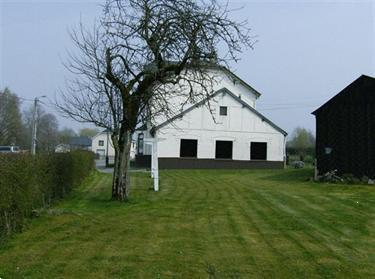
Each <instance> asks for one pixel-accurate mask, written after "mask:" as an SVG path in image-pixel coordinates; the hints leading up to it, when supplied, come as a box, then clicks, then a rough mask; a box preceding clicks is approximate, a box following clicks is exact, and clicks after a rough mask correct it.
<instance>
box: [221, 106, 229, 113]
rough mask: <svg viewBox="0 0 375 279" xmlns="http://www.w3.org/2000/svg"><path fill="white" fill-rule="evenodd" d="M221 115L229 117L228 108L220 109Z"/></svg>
mask: <svg viewBox="0 0 375 279" xmlns="http://www.w3.org/2000/svg"><path fill="white" fill-rule="evenodd" d="M220 115H228V107H220Z"/></svg>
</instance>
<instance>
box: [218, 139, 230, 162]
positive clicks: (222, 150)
mask: <svg viewBox="0 0 375 279" xmlns="http://www.w3.org/2000/svg"><path fill="white" fill-rule="evenodd" d="M232 150H233V142H232V141H224V140H217V141H216V153H215V158H216V159H232Z"/></svg>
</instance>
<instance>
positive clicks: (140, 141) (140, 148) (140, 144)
mask: <svg viewBox="0 0 375 279" xmlns="http://www.w3.org/2000/svg"><path fill="white" fill-rule="evenodd" d="M143 138H144V135H143V133H140V134H138V154H139V155H143Z"/></svg>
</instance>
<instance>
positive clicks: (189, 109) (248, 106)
mask: <svg viewBox="0 0 375 279" xmlns="http://www.w3.org/2000/svg"><path fill="white" fill-rule="evenodd" d="M220 93H224V94H228V95H230V96H231V97H232V98H234V99H235V100H237V101H238V102H239V103H241V104H242V105H243V106H244V107H246V108H247V109H249V110H250V111H252V112H253V113H255V114H256V115H257V116H259V117H260V118H261V119H262V120H263V121H265V122H267V123H268V124H270V125H271V126H272V127H273V128H275V129H276V130H278V131H279V132H281V133H282V134H283V135H284V136H286V135H287V134H288V133H287V132H285V131H284V130H283V129H281V128H280V127H279V126H277V125H276V124H275V123H273V122H272V121H271V120H269V119H268V118H266V117H265V116H264V115H263V114H261V113H260V112H258V111H257V110H256V109H254V108H253V107H251V106H250V105H249V104H248V103H246V102H245V101H243V100H242V99H241V98H239V97H238V96H236V95H235V94H234V93H233V92H232V91H230V90H229V89H227V88H225V87H224V88H221V89H219V90H218V91H216V92H214V93H213V94H212V95H211V96H209V97H207V98H205V99H204V100H202V101H200V102H198V103H196V104H195V105H193V106H191V107H189V108H188V109H186V110H184V111H183V112H181V113H179V114H177V115H176V116H174V117H172V118H171V119H168V120H167V121H165V122H163V123H162V124H160V125H158V126H155V127H154V128H152V130H151V134H153V133H154V132H155V131H157V130H159V129H160V128H162V127H164V126H166V125H168V124H169V123H171V122H173V121H175V120H176V119H178V118H181V117H182V116H183V115H185V114H186V113H188V112H190V111H192V110H193V109H194V108H196V107H199V106H202V105H203V104H204V103H205V102H207V101H208V100H209V99H211V98H213V97H215V96H217V95H218V94H220Z"/></svg>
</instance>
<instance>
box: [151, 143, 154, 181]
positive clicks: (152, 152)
mask: <svg viewBox="0 0 375 279" xmlns="http://www.w3.org/2000/svg"><path fill="white" fill-rule="evenodd" d="M151 178H154V140H153V141H152V144H151Z"/></svg>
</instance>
